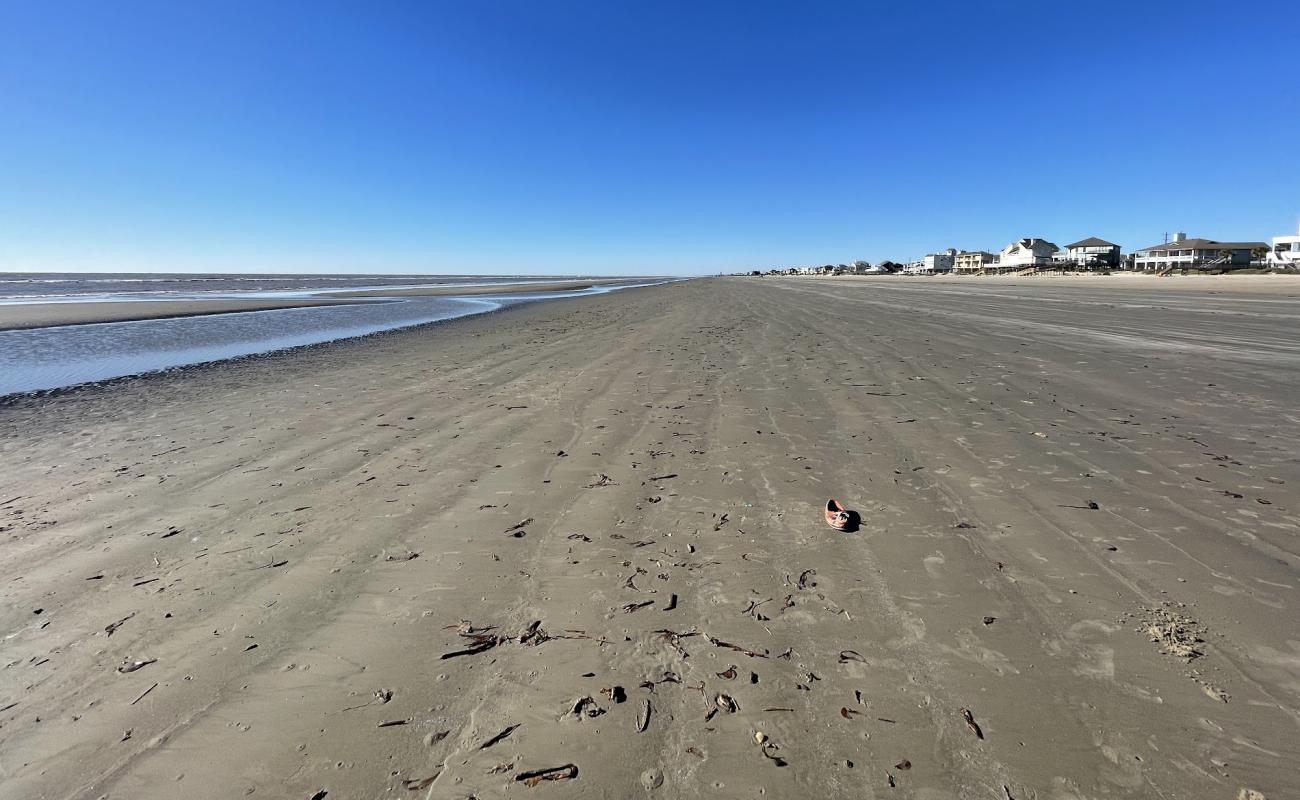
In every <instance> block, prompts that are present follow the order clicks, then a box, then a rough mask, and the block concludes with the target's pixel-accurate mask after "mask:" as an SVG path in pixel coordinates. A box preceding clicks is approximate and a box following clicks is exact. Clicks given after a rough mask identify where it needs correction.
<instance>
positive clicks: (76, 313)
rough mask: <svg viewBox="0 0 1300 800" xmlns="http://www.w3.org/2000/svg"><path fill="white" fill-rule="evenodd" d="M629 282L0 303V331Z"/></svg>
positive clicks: (612, 281)
mask: <svg viewBox="0 0 1300 800" xmlns="http://www.w3.org/2000/svg"><path fill="white" fill-rule="evenodd" d="M629 282H630V281H627V280H623V279H587V280H580V281H555V282H551V283H503V284H498V285H494V286H466V287H456V286H437V287H428V288H422V289H421V288H410V289H365V290H341V291H326V290H320V291H318V292H316V293H315V294H308V295H305V296H303V297H294V298H254V297H249V298H238V297H231V298H214V299H211V300H204V299H176V300H91V301H85V302H79V301H75V300H74V301H61V302H57V303H42V302H32V303H9V304H5V303H0V331H5V330H30V329H33V328H53V327H58V326H61V325H88V324H97V323H105V322H138V321H141V320H147V319H174V318H177V317H200V316H209V315H212V314H238V313H243V312H247V311H278V310H283V309H292V308H315V307H319V306H342V305H360V304H364V303H374V302H382V300H383V298H386V297H389V298H403V297H457V296H464V297H477V296H481V295H494V294H524V293H531V292H537V293H539V294H543V295H544V294H546V293H555V292H565V291H578V290H582V289H591V288H593V287H597V286H611V285H619V284H622V283H629Z"/></svg>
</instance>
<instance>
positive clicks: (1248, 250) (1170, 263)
mask: <svg viewBox="0 0 1300 800" xmlns="http://www.w3.org/2000/svg"><path fill="white" fill-rule="evenodd" d="M1283 238H1286V237H1283ZM1268 252H1269V246H1268V245H1267V244H1265V243H1263V242H1220V241H1218V240H1217V239H1200V238H1195V237H1193V238H1190V239H1189V238H1188V237H1187V234H1185V233H1182V232H1179V233H1175V234H1174V238H1173V239H1172V240H1170V241H1167V242H1164V243H1162V244H1153V245H1151V246H1150V247H1141V248H1138V249H1137V250H1136V251H1134V254H1133V268H1134V269H1136V270H1157V271H1158V270H1166V269H1232V268H1233V267H1248V266H1250V263H1251V261H1252V260H1254V259H1262V258H1263V257H1264V256H1265V255H1266V254H1267V253H1268Z"/></svg>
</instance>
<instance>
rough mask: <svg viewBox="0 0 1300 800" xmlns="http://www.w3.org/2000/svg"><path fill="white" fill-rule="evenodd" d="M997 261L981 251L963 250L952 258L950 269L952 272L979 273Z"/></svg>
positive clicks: (994, 257)
mask: <svg viewBox="0 0 1300 800" xmlns="http://www.w3.org/2000/svg"><path fill="white" fill-rule="evenodd" d="M997 261H998V257H997V256H995V255H993V254H992V253H988V252H985V251H983V250H963V251H962V252H960V253H958V254H957V255H955V256H953V259H952V269H953V271H954V272H979V271H980V270H982V269H987V268H989V267H990V266H992V265H993V264H996V263H997Z"/></svg>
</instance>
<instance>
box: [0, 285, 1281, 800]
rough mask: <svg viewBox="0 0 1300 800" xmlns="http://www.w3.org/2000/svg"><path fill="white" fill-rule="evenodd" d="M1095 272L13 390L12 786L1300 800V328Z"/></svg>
mask: <svg viewBox="0 0 1300 800" xmlns="http://www.w3.org/2000/svg"><path fill="white" fill-rule="evenodd" d="M1105 280H1106V279H1098V280H1097V282H1096V283H1095V284H1093V283H1090V284H1089V285H1088V286H1086V287H1081V286H1072V285H1069V284H1068V283H1061V282H1053V281H1052V280H1049V279H1033V280H1028V281H1024V282H1008V283H1003V282H998V283H993V282H989V283H984V282H977V281H968V282H966V283H963V284H962V285H958V286H954V285H951V284H948V283H946V282H941V281H940V282H933V283H931V282H928V281H924V280H916V281H909V280H900V279H884V280H877V281H873V280H856V279H855V280H837V281H830V280H814V279H803V278H793V279H772V278H763V279H725V280H701V281H692V282H688V283H677V284H669V285H663V286H657V287H650V288H642V289H632V290H626V291H621V292H616V293H612V294H608V295H604V296H598V297H583V298H572V299H557V300H553V301H548V302H545V303H536V304H530V305H526V306H520V307H516V308H510V309H506V310H504V311H500V312H497V313H493V314H487V315H483V316H478V317H471V318H465V319H460V320H455V321H451V322H445V323H439V324H435V325H429V326H424V327H420V328H414V329H408V330H402V331H394V332H390V333H386V334H381V335H377V336H373V337H369V338H365V339H358V340H351V341H342V342H335V343H331V344H328V345H321V346H316V347H311V348H306V349H302V350H297V351H293V352H289V353H285V354H279V355H273V356H267V357H260V358H252V359H247V360H243V361H239V362H233V363H228V364H218V365H213V366H203V367H197V368H193V369H188V370H183V371H179V372H175V373H168V374H162V375H153V376H146V377H141V378H134V379H124V380H120V381H115V382H113V383H111V384H108V385H102V386H91V387H86V388H83V389H79V390H74V391H68V392H61V393H56V394H54V395H51V396H45V397H26V398H19V399H16V400H12V401H10V402H9V403H8V404H7V405H5V406H3V407H0V459H3V461H2V462H0V463H3V465H4V466H3V469H2V470H0V532H2V533H3V536H4V539H3V542H4V547H3V550H2V551H0V597H2V598H3V602H2V603H0V636H2V637H3V639H2V641H3V653H4V659H3V669H2V670H0V796H3V797H5V798H8V797H14V798H25V799H44V798H86V799H87V800H95V799H96V798H131V799H132V800H139V799H145V800H147V799H149V798H176V797H186V798H231V797H243V796H250V797H254V798H257V797H274V798H299V799H301V798H316V799H317V800H341V799H345V798H369V797H381V796H388V797H412V798H467V797H477V798H493V797H565V798H604V797H609V798H631V797H651V798H653V797H664V798H670V797H671V798H677V797H751V798H752V797H759V796H765V797H772V798H784V797H828V798H829V797H861V798H894V797H899V798H924V799H925V800H938V799H940V798H952V799H953V800H956V799H957V798H963V799H964V798H990V799H991V800H1008V799H1010V800H1032V799H1034V798H1038V799H1040V800H1047V799H1048V798H1051V799H1053V800H1066V799H1067V798H1071V799H1082V798H1103V797H1105V798H1115V797H1124V798H1152V797H1162V798H1227V799H1229V800H1240V799H1241V798H1249V799H1250V800H1256V798H1258V797H1264V798H1270V799H1271V800H1277V798H1288V797H1297V796H1300V773H1298V772H1297V770H1296V769H1295V764H1296V763H1297V760H1298V759H1300V613H1297V608H1298V607H1300V597H1298V596H1297V592H1300V569H1298V565H1300V541H1298V540H1297V530H1298V528H1297V526H1298V525H1300V515H1298V514H1297V509H1296V507H1295V503H1296V501H1295V497H1296V486H1297V485H1298V484H1300V460H1298V459H1300V425H1297V422H1300V420H1297V412H1296V397H1297V388H1298V387H1300V336H1298V335H1297V331H1300V327H1298V326H1297V324H1296V323H1297V319H1298V318H1300V299H1297V298H1296V297H1295V294H1296V293H1295V292H1290V293H1289V294H1288V292H1287V291H1274V292H1259V291H1236V290H1234V289H1233V287H1232V285H1231V282H1218V283H1214V284H1201V285H1200V286H1192V287H1190V288H1183V289H1181V290H1180V291H1179V292H1173V291H1170V290H1169V288H1168V287H1169V284H1164V285H1161V286H1160V287H1159V288H1155V289H1151V290H1144V289H1142V288H1141V287H1126V286H1124V285H1122V284H1118V283H1117V284H1113V285H1111V284H1107V283H1105V282H1104V281H1105ZM1153 285H1154V284H1153ZM1259 285H1261V284H1255V286H1259ZM1211 286H1212V287H1213V289H1212V291H1211V289H1209V288H1204V287H1211ZM829 497H836V498H839V499H840V500H842V501H844V503H845V504H846V505H847V506H849V507H850V508H851V509H854V510H855V511H856V512H858V513H859V514H860V516H861V526H860V527H859V528H858V529H857V530H854V531H852V532H849V533H841V532H838V531H835V530H832V529H831V528H829V527H828V526H826V525H825V523H824V522H823V519H822V509H823V506H824V504H825V502H826V499H827V498H829ZM1250 792H1256V793H1258V794H1250Z"/></svg>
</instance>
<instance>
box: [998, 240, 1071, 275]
mask: <svg viewBox="0 0 1300 800" xmlns="http://www.w3.org/2000/svg"><path fill="white" fill-rule="evenodd" d="M1060 250H1061V248H1059V247H1057V246H1056V245H1054V244H1052V243H1051V242H1049V241H1047V240H1046V239H1032V238H1027V239H1017V240H1015V241H1014V242H1012V243H1011V244H1009V245H1007V246H1006V247H1004V248H1002V255H1001V256H1000V257H999V259H998V268H999V269H1001V270H1009V269H1025V268H1028V267H1043V266H1047V265H1049V264H1051V263H1052V256H1054V255H1056V254H1057V253H1058V252H1060Z"/></svg>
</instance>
